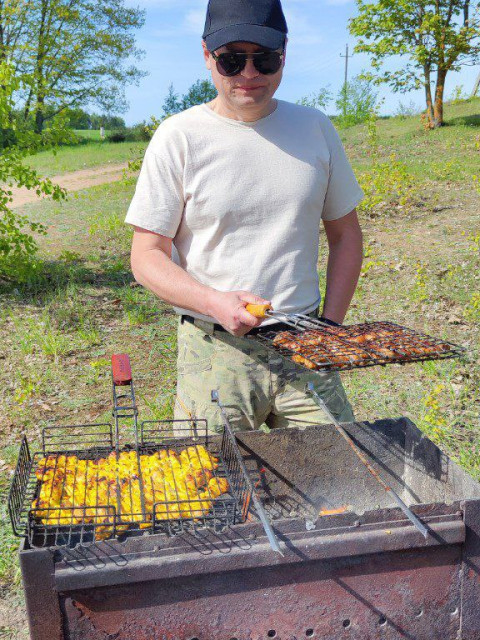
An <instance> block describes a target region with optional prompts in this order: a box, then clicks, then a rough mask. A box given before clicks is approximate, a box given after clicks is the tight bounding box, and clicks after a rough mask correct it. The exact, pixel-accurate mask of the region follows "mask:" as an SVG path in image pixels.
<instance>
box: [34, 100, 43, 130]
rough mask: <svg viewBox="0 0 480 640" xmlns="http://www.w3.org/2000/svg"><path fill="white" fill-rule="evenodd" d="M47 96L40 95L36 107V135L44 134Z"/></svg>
mask: <svg viewBox="0 0 480 640" xmlns="http://www.w3.org/2000/svg"><path fill="white" fill-rule="evenodd" d="M44 108H45V96H43V95H39V96H38V98H37V104H36V107H35V133H42V130H43V123H44V120H45V113H44Z"/></svg>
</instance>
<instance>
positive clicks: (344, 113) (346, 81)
mask: <svg viewBox="0 0 480 640" xmlns="http://www.w3.org/2000/svg"><path fill="white" fill-rule="evenodd" d="M340 57H341V58H345V82H344V85H343V92H344V99H343V115H344V117H345V116H346V115H347V95H348V93H347V89H348V59H349V58H353V54H352V55H348V44H346V45H345V55H343V53H341V54H340Z"/></svg>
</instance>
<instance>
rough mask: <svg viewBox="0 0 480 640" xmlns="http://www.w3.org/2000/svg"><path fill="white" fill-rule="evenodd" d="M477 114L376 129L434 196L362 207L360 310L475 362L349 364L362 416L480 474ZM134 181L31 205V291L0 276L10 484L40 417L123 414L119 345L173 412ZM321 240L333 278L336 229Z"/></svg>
mask: <svg viewBox="0 0 480 640" xmlns="http://www.w3.org/2000/svg"><path fill="white" fill-rule="evenodd" d="M463 112H465V113H463ZM470 112H471V113H470ZM462 113H463V115H462ZM477 114H480V100H477V101H474V102H471V103H470V102H469V103H465V104H462V105H458V106H455V107H452V108H451V109H450V110H448V109H447V120H448V121H449V122H451V123H452V124H451V126H449V127H445V128H443V129H441V130H439V131H434V132H430V133H426V132H424V131H423V130H422V129H421V126H420V123H419V119H418V118H410V119H404V120H402V119H399V118H394V119H391V120H383V121H381V122H380V123H379V127H378V131H379V143H380V153H381V156H382V157H383V158H385V157H388V155H389V154H390V153H391V152H392V151H394V152H395V153H396V154H397V155H398V157H399V158H401V159H402V161H403V162H405V163H406V165H407V169H408V171H409V173H410V177H412V176H413V180H414V181H415V182H416V184H417V187H418V189H419V190H420V191H421V193H422V198H421V201H419V202H416V203H414V204H413V205H411V206H410V205H402V204H399V203H398V202H389V203H387V204H386V205H385V206H383V207H379V208H378V209H377V210H376V211H375V212H370V213H368V212H366V213H364V214H362V225H363V228H364V232H365V262H364V266H363V270H362V276H361V278H360V284H359V287H358V290H357V294H356V296H355V299H354V301H353V304H352V307H351V309H350V312H349V315H348V318H347V322H349V323H350V322H357V321H363V320H365V319H370V320H372V319H389V320H393V321H397V322H399V323H402V324H405V325H407V326H411V327H414V328H416V329H419V330H423V331H427V332H429V333H431V334H433V335H436V336H440V337H444V338H448V339H449V340H451V341H453V342H456V343H459V344H462V345H463V346H465V347H466V348H467V350H468V352H469V356H468V357H467V358H466V359H465V360H463V361H453V360H452V361H444V362H440V363H425V364H418V365H413V364H412V365H406V366H403V367H402V366H398V365H397V366H389V367H385V368H380V367H373V368H369V369H364V370H360V371H357V372H349V373H346V374H344V376H343V379H344V382H345V386H346V388H347V391H348V394H349V397H350V399H351V401H352V404H353V406H354V408H355V411H356V415H357V418H358V419H361V420H364V419H375V418H383V417H396V416H400V415H405V416H408V417H410V418H411V419H412V420H413V421H414V422H415V423H416V424H417V425H418V426H419V427H420V428H421V429H422V430H423V431H424V432H425V433H427V434H428V435H429V437H431V438H432V439H433V440H434V441H435V442H436V443H437V444H439V446H440V447H441V448H443V449H444V450H446V451H448V452H449V453H450V454H451V455H452V456H454V457H455V458H456V459H457V460H458V461H459V462H460V464H461V465H463V466H464V467H465V468H466V469H467V470H468V471H469V472H470V473H472V474H473V475H475V476H476V477H479V478H480V462H479V460H480V424H479V419H478V416H479V412H480V365H479V342H480V340H479V339H480V237H479V235H478V234H479V226H480V225H479V210H480V193H478V192H477V191H476V190H475V187H474V182H473V177H472V176H473V171H474V166H475V164H474V160H472V154H475V153H476V156H475V158H476V163H477V166H478V161H479V156H480V149H478V148H477V150H476V151H475V149H476V147H475V144H476V143H475V140H478V136H479V133H478V132H479V131H480V130H479V129H478V127H477V125H478V119H479V116H478V115H477ZM475 116H476V117H475ZM462 118H463V120H462ZM472 124H473V125H474V126H472ZM476 127H477V128H476ZM342 136H343V137H344V139H345V141H346V145H347V149H348V151H349V154H350V156H351V157H352V159H353V162H354V163H355V165H356V167H357V170H358V172H359V173H362V172H363V171H365V170H366V169H368V162H369V155H368V147H367V145H366V143H365V127H360V126H359V127H355V128H354V129H351V130H349V131H347V132H343V133H342ZM131 147H132V144H131V143H126V144H123V145H122V144H117V145H108V144H98V145H96V144H93V145H84V146H80V147H78V148H65V149H62V150H61V151H60V152H59V154H58V155H57V158H58V157H59V156H60V155H61V154H63V155H62V157H63V161H65V162H66V161H67V158H68V157H69V158H70V162H71V164H69V168H68V170H71V169H72V168H75V167H76V168H79V167H81V166H82V164H81V163H82V162H84V161H86V160H87V159H89V160H92V157H90V156H88V155H87V152H88V153H92V152H93V151H95V153H96V154H97V155H96V158H97V161H98V164H104V163H106V162H108V161H112V162H113V161H115V162H121V161H124V160H126V159H127V158H128V154H129V149H130V148H131ZM139 149H140V146H138V147H137V151H138V150H139ZM113 151H115V153H116V154H117V155H115V160H112V157H113V156H112V154H113ZM122 152H123V156H122V155H121V154H122ZM452 157H454V158H455V168H454V170H452V175H451V176H450V177H447V176H446V174H445V173H442V172H441V171H440V168H439V170H438V172H436V173H435V172H433V171H432V166H437V165H438V167H441V165H442V163H443V165H444V166H445V165H446V164H447V163H448V162H450V159H451V158H452ZM35 161H36V162H37V163H39V166H44V167H48V168H49V170H50V171H51V173H60V172H61V171H59V169H58V167H59V166H60V164H58V165H56V167H57V168H55V169H53V168H52V167H53V164H52V162H51V158H50V160H49V161H47V159H46V157H45V156H44V157H43V158H42V157H41V156H39V157H37V158H36V159H35ZM42 162H43V163H44V164H43V165H42V164H41V163H42ZM422 163H424V164H422ZM435 163H436V164H435ZM90 166H91V165H90ZM422 166H423V167H424V169H422ZM133 189H134V181H132V180H130V181H127V182H119V183H115V184H109V185H104V186H101V187H95V188H92V189H89V190H86V191H83V192H80V193H79V194H77V197H73V198H71V199H70V200H69V201H68V202H65V203H60V204H53V203H49V202H41V203H37V204H34V205H28V206H25V207H24V211H25V212H26V213H28V214H29V215H30V216H31V217H32V218H35V219H37V220H42V221H44V222H45V223H46V224H48V225H49V234H48V236H47V237H46V238H45V239H42V240H41V253H40V256H41V259H42V264H41V265H40V268H39V272H38V276H37V277H36V279H35V280H33V281H32V282H30V283H29V284H28V285H23V286H18V285H10V284H7V283H4V284H3V285H2V284H0V362H1V363H2V366H1V367H0V384H1V385H2V388H3V390H4V393H3V395H2V396H1V397H0V446H1V450H0V471H1V485H0V486H1V488H2V489H3V491H4V492H6V490H7V487H8V485H9V482H10V478H11V474H12V472H13V468H14V464H15V460H16V456H17V453H18V447H19V443H20V439H21V437H22V435H23V434H26V435H27V436H28V439H29V441H30V442H37V443H38V441H39V438H40V435H41V429H42V427H43V426H45V425H47V424H50V423H52V422H57V423H59V424H72V423H82V422H92V421H110V419H111V385H110V377H109V357H110V355H111V354H112V353H119V352H127V353H129V354H130V356H131V360H132V366H133V371H134V380H135V382H136V389H137V394H138V404H139V408H140V412H141V416H142V417H143V418H145V419H147V418H162V417H165V416H168V415H170V413H171V409H172V398H173V394H174V387H175V367H174V362H175V331H174V329H175V324H176V318H175V316H174V314H173V312H172V310H171V309H170V308H169V307H168V306H166V305H164V304H162V303H161V302H159V301H158V300H156V299H155V298H154V297H153V296H152V295H150V294H149V293H147V292H146V291H144V290H143V289H142V288H141V287H138V286H135V284H134V283H133V278H132V275H131V273H130V268H129V243H130V234H131V232H130V230H129V228H128V227H126V226H125V225H123V223H122V220H123V217H124V215H125V211H126V208H127V206H128V203H129V200H130V198H131V196H132V193H133ZM321 246H322V249H321V256H322V258H321V260H320V264H319V272H320V275H321V279H322V282H324V272H325V255H326V251H325V238H324V237H323V236H322V238H321ZM1 508H2V513H1V516H2V518H1V521H2V522H1V524H0V543H1V545H2V554H1V560H0V584H1V593H2V594H3V596H4V599H3V600H0V636H2V626H3V630H4V637H11V638H23V637H27V636H26V635H25V634H24V631H22V625H23V626H24V613H23V609H22V595H21V587H20V578H19V572H18V568H17V567H18V563H17V559H16V551H15V550H16V546H17V540H16V539H15V538H14V537H13V536H12V534H11V533H10V525H9V522H8V518H7V514H6V509H5V501H4V500H3V501H2V507H1ZM22 634H23V635H22Z"/></svg>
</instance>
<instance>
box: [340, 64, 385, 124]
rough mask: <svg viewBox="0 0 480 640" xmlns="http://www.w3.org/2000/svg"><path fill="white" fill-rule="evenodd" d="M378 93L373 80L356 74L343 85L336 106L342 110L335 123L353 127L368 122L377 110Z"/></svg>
mask: <svg viewBox="0 0 480 640" xmlns="http://www.w3.org/2000/svg"><path fill="white" fill-rule="evenodd" d="M376 102H377V94H376V93H375V92H374V90H373V88H372V84H371V82H369V81H368V80H365V79H364V78H362V77H361V76H355V77H354V78H352V79H351V80H350V82H349V83H348V84H347V85H345V84H344V85H343V87H342V88H341V90H340V93H339V94H338V98H337V100H336V102H335V106H336V107H337V109H338V110H339V112H340V115H338V116H337V117H336V118H335V123H338V124H339V126H341V127H352V126H353V125H355V124H361V123H362V122H366V121H367V120H368V119H369V118H370V114H371V113H372V112H373V111H374V110H375V106H376Z"/></svg>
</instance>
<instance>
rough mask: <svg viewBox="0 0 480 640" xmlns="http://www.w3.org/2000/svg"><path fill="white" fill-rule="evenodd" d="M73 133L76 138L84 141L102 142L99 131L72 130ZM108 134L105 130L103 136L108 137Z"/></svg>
mask: <svg viewBox="0 0 480 640" xmlns="http://www.w3.org/2000/svg"><path fill="white" fill-rule="evenodd" d="M74 132H75V134H76V135H77V137H78V138H83V139H84V140H89V141H90V140H94V141H96V142H101V141H102V138H101V137H100V129H74ZM109 133H110V131H107V130H105V136H108V134H109Z"/></svg>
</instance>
